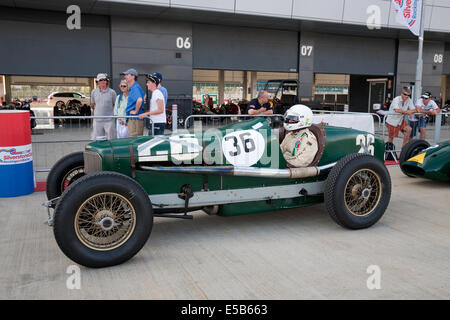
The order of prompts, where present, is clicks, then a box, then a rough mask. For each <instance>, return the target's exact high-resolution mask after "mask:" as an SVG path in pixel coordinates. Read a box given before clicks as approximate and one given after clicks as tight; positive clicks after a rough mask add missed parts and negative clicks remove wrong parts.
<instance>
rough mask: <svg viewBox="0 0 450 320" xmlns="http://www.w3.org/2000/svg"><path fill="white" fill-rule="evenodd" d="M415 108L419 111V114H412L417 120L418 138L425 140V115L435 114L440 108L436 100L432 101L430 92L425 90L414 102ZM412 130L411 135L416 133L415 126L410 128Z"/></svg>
mask: <svg viewBox="0 0 450 320" xmlns="http://www.w3.org/2000/svg"><path fill="white" fill-rule="evenodd" d="M416 110H417V112H418V113H421V114H420V115H417V114H416V115H413V117H415V119H416V121H417V127H418V128H419V132H420V139H421V140H425V138H426V130H425V128H426V122H425V115H432V116H435V115H437V114H438V113H439V112H441V109H439V107H438V105H437V104H436V102H434V101H433V100H432V99H431V93H430V92H425V93H424V94H422V96H421V97H420V99H419V100H417V102H416ZM412 129H413V130H412V131H413V132H412V135H413V136H415V135H416V128H412Z"/></svg>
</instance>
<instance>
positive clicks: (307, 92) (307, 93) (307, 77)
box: [298, 33, 315, 101]
mask: <svg viewBox="0 0 450 320" xmlns="http://www.w3.org/2000/svg"><path fill="white" fill-rule="evenodd" d="M314 51H315V48H314V40H313V39H311V38H308V36H307V35H306V34H303V33H302V34H301V36H300V43H299V48H298V54H299V70H298V80H299V82H300V90H299V98H300V101H312V97H313V92H312V91H313V86H314Z"/></svg>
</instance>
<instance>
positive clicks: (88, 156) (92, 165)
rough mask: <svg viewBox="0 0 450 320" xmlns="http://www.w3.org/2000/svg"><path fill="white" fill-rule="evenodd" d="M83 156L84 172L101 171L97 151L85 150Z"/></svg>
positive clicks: (100, 160) (100, 162)
mask: <svg viewBox="0 0 450 320" xmlns="http://www.w3.org/2000/svg"><path fill="white" fill-rule="evenodd" d="M83 157H84V172H85V173H86V174H91V173H94V172H98V171H102V158H101V157H100V155H99V154H98V153H97V152H91V151H85V152H84V154H83Z"/></svg>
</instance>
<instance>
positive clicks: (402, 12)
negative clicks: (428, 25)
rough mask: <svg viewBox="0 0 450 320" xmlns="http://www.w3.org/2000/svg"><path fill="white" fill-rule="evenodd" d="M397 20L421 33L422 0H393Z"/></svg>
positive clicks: (414, 32)
mask: <svg viewBox="0 0 450 320" xmlns="http://www.w3.org/2000/svg"><path fill="white" fill-rule="evenodd" d="M393 1H394V8H395V12H396V21H397V22H398V23H400V24H402V25H404V26H407V27H408V28H409V29H410V30H411V32H412V33H413V34H415V35H417V36H418V35H419V31H420V30H419V29H420V16H421V6H422V3H421V1H422V0H393Z"/></svg>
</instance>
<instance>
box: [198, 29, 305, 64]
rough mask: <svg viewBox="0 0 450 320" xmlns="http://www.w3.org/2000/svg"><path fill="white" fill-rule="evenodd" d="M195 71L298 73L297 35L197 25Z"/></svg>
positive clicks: (265, 30) (286, 32)
mask: <svg viewBox="0 0 450 320" xmlns="http://www.w3.org/2000/svg"><path fill="white" fill-rule="evenodd" d="M192 36H193V68H194V69H222V70H255V71H278V72H297V61H298V49H297V43H298V33H297V32H294V31H279V30H267V29H256V28H245V27H231V26H216V25H203V24H194V25H193V30H192Z"/></svg>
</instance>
